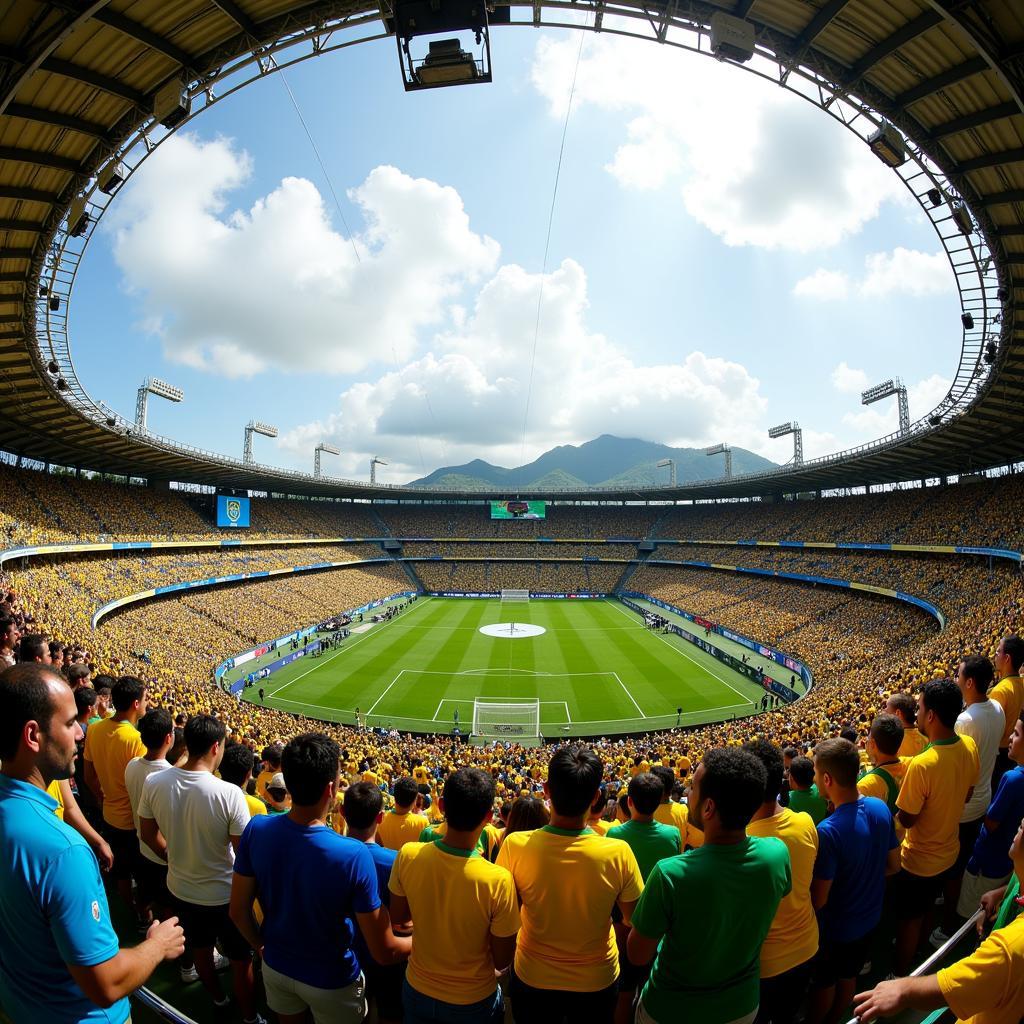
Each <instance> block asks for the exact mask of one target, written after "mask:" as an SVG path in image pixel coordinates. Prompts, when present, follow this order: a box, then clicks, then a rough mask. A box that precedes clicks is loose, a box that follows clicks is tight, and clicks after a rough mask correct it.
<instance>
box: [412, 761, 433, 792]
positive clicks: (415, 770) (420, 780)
mask: <svg viewBox="0 0 1024 1024" xmlns="http://www.w3.org/2000/svg"><path fill="white" fill-rule="evenodd" d="M412 778H413V781H414V782H415V783H416V785H417V786H426V785H429V783H430V771H429V770H428V769H427V768H426V767H425V766H424V764H423V762H422V761H420V760H419V759H417V760H416V762H415V763H414V764H413V766H412Z"/></svg>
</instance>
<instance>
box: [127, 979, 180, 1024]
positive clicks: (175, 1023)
mask: <svg viewBox="0 0 1024 1024" xmlns="http://www.w3.org/2000/svg"><path fill="white" fill-rule="evenodd" d="M131 998H132V999H134V1000H135V1001H136V1002H138V1003H141V1004H142V1005H143V1006H145V1007H146V1009H148V1010H152V1011H153V1013H155V1014H156V1015H157V1016H158V1017H159V1018H160V1019H161V1020H165V1021H167V1022H168V1024H196V1022H195V1021H194V1020H193V1019H192V1018H191V1017H186V1016H185V1014H183V1013H182V1012H181V1011H180V1010H176V1009H175V1008H174V1007H173V1006H171V1004H170V1003H169V1002H167V1000H166V999H161V998H160V997H159V996H158V995H157V994H156V993H155V992H153V991H151V990H150V989H148V988H145V987H143V988H137V989H136V990H135V991H134V992H133V993H132V995H131Z"/></svg>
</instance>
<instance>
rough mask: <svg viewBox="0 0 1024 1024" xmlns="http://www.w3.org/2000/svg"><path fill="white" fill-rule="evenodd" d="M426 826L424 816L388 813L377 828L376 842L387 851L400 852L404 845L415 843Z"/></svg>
mask: <svg viewBox="0 0 1024 1024" xmlns="http://www.w3.org/2000/svg"><path fill="white" fill-rule="evenodd" d="M427 824H428V822H427V818H426V815H424V814H413V813H411V812H410V811H389V812H388V813H387V814H385V815H384V820H383V821H382V822H381V823H380V825H378V826H377V842H378V843H380V845H381V846H386V847H387V848H388V849H389V850H400V849H401V848H402V847H403V846H405V844H406V843H415V842H416V841H417V840H418V839H419V837H420V833H421V832H422V831H423V830H424V829H425V828H426V827H427Z"/></svg>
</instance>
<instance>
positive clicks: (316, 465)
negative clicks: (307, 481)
mask: <svg viewBox="0 0 1024 1024" xmlns="http://www.w3.org/2000/svg"><path fill="white" fill-rule="evenodd" d="M321 452H326V453H327V454H328V455H340V454H341V449H340V448H335V447H334V445H333V444H328V443H327V442H326V441H321V442H320V443H319V444H318V445H317V446H316V448H314V449H313V476H315V477H319V476H320V453H321Z"/></svg>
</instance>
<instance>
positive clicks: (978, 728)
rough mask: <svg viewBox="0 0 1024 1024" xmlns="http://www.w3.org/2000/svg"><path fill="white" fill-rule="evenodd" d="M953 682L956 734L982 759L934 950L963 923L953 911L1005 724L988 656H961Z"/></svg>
mask: <svg viewBox="0 0 1024 1024" xmlns="http://www.w3.org/2000/svg"><path fill="white" fill-rule="evenodd" d="M955 681H956V684H957V686H959V687H960V692H961V693H962V694H963V698H964V704H965V707H964V710H963V711H961V712H960V715H959V717H958V718H957V720H956V725H955V727H954V728H955V729H956V733H957V735H958V736H970V737H971V739H972V740H974V743H975V745H976V746H977V748H978V759H979V760H980V761H981V774H980V775H979V776H978V781H977V783H976V784H975V786H974V791H973V793H972V794H971V798H970V800H968V801H967V803H965V804H964V809H963V813H962V814H961V815H960V853H959V855H958V856H957V859H956V863H955V864H954V865H953V867H952V868H950V870H949V874H948V876H947V878H946V881H945V883H944V885H943V895H944V901H945V911H944V913H943V917H942V926H941V927H939V928H936V929H935V931H933V932H932V934H931V940H930V941H931V944H932V945H933V946H934V947H935V948H936V949H938V948H939V946H941V945H942V944H943V943H944V942H946V940H947V938H948V937H949V936H950V935H952V934H953V933H954V932H955V931H956V930H957V928H959V927H960V925H961V924H962V920H961V918H960V917H959V916H958V915H957V912H956V908H957V902H958V900H959V898H960V886H961V884H962V883H963V878H964V871H965V870H966V868H967V862H968V861H969V860H970V858H971V853H972V852H973V850H974V844H975V842H976V841H977V838H978V833H979V832H980V831H981V826H982V823H983V822H984V821H985V812H986V811H987V810H988V805H989V804H990V803H992V772H993V769H994V768H995V763H996V754H997V753H998V752H999V741H1000V740H1001V739H1002V737H1003V732H1004V731H1005V726H1006V719H1005V717H1004V715H1003V709H1002V708H1001V707H1000V706H999V704H998V703H996V701H994V700H991V699H989V696H988V691H989V688H990V687H991V686H992V683H993V682H994V681H995V669H994V668H993V667H992V662H991V661H989V660H988V658H983V657H980V656H978V655H974V654H972V655H970V656H969V657H967V658H964V660H963V661H961V662H960V664H959V666H957V670H956V676H955Z"/></svg>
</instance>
